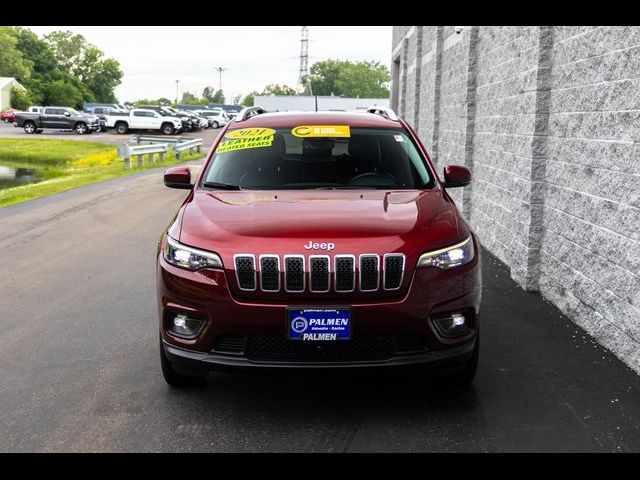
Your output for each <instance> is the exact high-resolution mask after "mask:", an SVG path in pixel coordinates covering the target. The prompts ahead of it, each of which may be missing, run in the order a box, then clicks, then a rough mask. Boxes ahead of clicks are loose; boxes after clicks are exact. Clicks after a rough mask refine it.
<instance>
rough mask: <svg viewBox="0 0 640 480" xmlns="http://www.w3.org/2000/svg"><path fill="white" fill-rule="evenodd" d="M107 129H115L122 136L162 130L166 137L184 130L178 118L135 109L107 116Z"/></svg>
mask: <svg viewBox="0 0 640 480" xmlns="http://www.w3.org/2000/svg"><path fill="white" fill-rule="evenodd" d="M106 126H107V128H115V130H116V133H119V134H121V135H123V134H125V133H127V132H128V131H129V130H160V131H161V132H162V133H164V134H165V135H173V134H174V133H175V132H176V131H180V130H181V129H182V121H181V120H180V119H179V118H177V117H169V116H163V115H161V114H160V113H158V112H155V111H153V110H149V109H143V108H134V109H133V110H131V111H129V112H128V113H125V114H122V113H118V112H114V113H113V114H111V115H107V116H106Z"/></svg>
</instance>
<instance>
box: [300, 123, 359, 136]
mask: <svg viewBox="0 0 640 480" xmlns="http://www.w3.org/2000/svg"><path fill="white" fill-rule="evenodd" d="M291 134H292V135H293V136H295V137H301V138H305V137H343V138H348V137H350V136H351V131H350V130H349V125H300V126H298V127H294V128H292V129H291Z"/></svg>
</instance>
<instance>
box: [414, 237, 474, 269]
mask: <svg viewBox="0 0 640 480" xmlns="http://www.w3.org/2000/svg"><path fill="white" fill-rule="evenodd" d="M474 255H475V251H474V249H473V240H472V239H471V237H469V238H467V239H466V240H465V241H464V242H461V243H458V244H456V245H452V246H450V247H447V248H441V249H440V250H435V251H433V252H427V253H423V254H422V255H420V258H419V259H418V268H421V267H437V268H442V269H444V270H446V269H449V268H454V267H459V266H460V265H464V264H465V263H469V262H470V261H471V260H473V257H474Z"/></svg>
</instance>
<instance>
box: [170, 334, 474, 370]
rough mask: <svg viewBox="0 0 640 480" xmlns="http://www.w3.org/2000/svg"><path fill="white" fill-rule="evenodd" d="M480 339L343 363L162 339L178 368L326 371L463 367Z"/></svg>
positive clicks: (174, 364) (173, 363) (173, 364)
mask: <svg viewBox="0 0 640 480" xmlns="http://www.w3.org/2000/svg"><path fill="white" fill-rule="evenodd" d="M475 345H476V339H475V338H474V339H472V340H471V341H468V342H467V343H464V344H462V345H458V346H456V347H452V348H448V349H446V350H442V351H430V352H424V353H414V354H405V355H398V356H395V357H393V358H390V359H386V360H371V361H363V360H360V361H340V362H316V361H314V362H303V361H295V362H290V361H289V362H285V361H283V362H276V361H254V360H249V359H248V358H246V357H242V356H232V355H221V354H216V353H211V352H199V351H195V350H189V349H186V348H181V347H177V346H175V345H172V344H170V343H168V342H167V341H166V340H163V341H162V348H163V349H164V352H165V355H166V356H167V358H168V359H169V361H170V362H171V364H172V366H173V367H174V368H176V369H177V370H178V371H181V370H182V371H187V372H194V371H208V370H256V369H258V370H325V369H339V370H348V369H367V368H375V369H385V368H398V367H407V368H411V367H413V368H416V367H417V368H424V369H433V370H441V369H448V368H459V367H461V366H462V365H464V364H465V363H466V362H467V361H468V360H469V359H470V358H471V356H472V355H473V350H474V347H475Z"/></svg>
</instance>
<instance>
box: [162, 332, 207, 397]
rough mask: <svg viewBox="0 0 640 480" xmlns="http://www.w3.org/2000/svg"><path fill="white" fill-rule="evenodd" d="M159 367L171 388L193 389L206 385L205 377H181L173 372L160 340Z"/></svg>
mask: <svg viewBox="0 0 640 480" xmlns="http://www.w3.org/2000/svg"><path fill="white" fill-rule="evenodd" d="M160 366H161V367H162V376H163V377H164V380H165V381H166V382H167V383H168V384H169V385H171V386H172V387H178V388H179V387H193V386H202V385H204V384H205V383H206V380H207V375H206V374H205V375H182V374H181V373H178V372H176V371H175V370H174V368H173V366H172V365H171V362H170V361H169V359H168V358H167V354H166V353H165V351H164V345H163V344H162V338H160Z"/></svg>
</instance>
